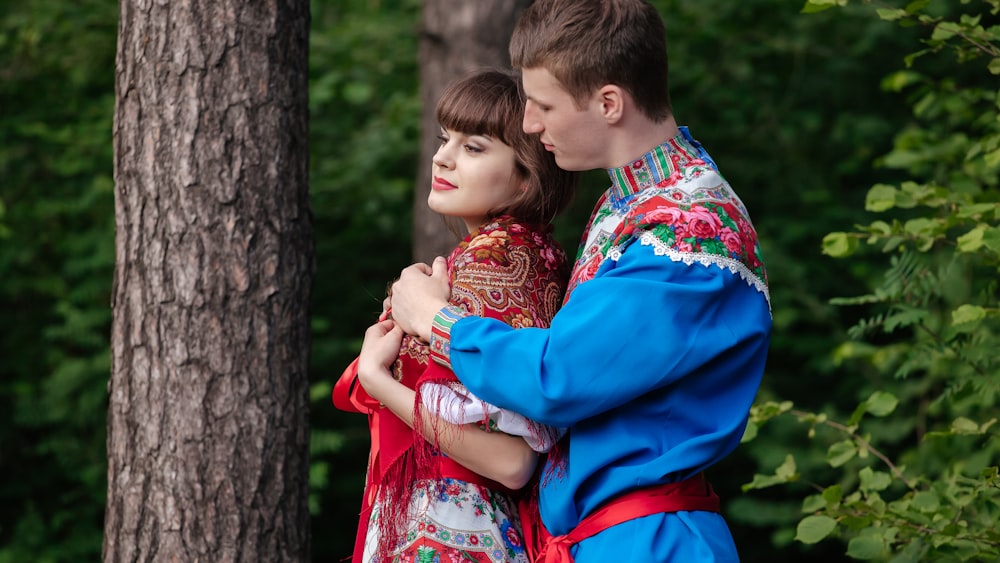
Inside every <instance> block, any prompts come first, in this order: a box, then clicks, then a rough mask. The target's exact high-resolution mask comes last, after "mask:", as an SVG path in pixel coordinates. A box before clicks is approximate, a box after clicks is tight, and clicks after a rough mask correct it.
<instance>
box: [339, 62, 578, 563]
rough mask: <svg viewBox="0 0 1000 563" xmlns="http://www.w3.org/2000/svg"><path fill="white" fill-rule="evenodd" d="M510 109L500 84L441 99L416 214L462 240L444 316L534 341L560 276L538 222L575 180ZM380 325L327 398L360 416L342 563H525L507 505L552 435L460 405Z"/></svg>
mask: <svg viewBox="0 0 1000 563" xmlns="http://www.w3.org/2000/svg"><path fill="white" fill-rule="evenodd" d="M523 107H524V100H523V98H522V96H521V94H520V88H519V85H518V83H517V80H516V78H515V77H514V75H513V74H511V73H508V72H504V71H498V70H487V71H481V72H477V73H474V74H472V75H470V76H468V77H466V78H463V79H461V80H459V81H457V82H455V83H454V84H452V85H450V86H449V87H448V89H446V90H445V92H444V93H443V95H442V97H441V100H440V101H439V103H438V106H437V117H438V121H439V123H440V124H441V133H440V136H439V139H440V141H441V145H440V147H439V148H438V151H437V153H436V154H435V155H434V161H433V162H434V166H433V177H432V181H431V188H432V189H431V193H430V195H429V196H428V199H427V203H428V206H429V207H430V208H431V209H432V210H434V211H436V212H438V213H441V214H442V215H444V216H446V217H452V218H455V219H458V220H459V221H460V222H461V224H462V226H463V227H464V228H465V230H467V231H468V236H466V237H465V239H464V240H462V242H461V243H459V245H458V246H457V247H456V248H455V250H454V251H452V253H451V255H450V256H449V258H448V271H449V275H450V279H451V282H452V295H451V302H452V303H453V304H456V305H460V306H462V307H465V308H466V309H467V310H468V311H470V312H471V313H473V314H476V315H480V316H486V317H493V318H497V319H500V320H503V321H504V322H506V323H508V324H510V325H512V326H514V327H517V328H521V327H547V326H548V323H549V320H550V319H551V318H552V316H553V315H554V314H555V312H556V310H557V309H558V308H559V305H560V303H561V300H562V295H563V293H564V292H565V289H566V283H567V278H568V268H569V265H568V263H567V260H566V256H565V254H564V253H563V251H562V249H561V248H560V247H559V245H558V243H556V241H555V240H554V238H553V237H552V227H551V224H550V222H551V221H552V219H553V218H554V217H555V215H556V214H557V213H559V212H560V211H562V210H563V209H564V208H565V207H566V205H568V203H569V200H570V198H571V196H572V192H573V189H574V187H575V177H574V176H573V175H572V174H571V173H568V172H565V171H563V170H561V169H559V167H558V166H556V164H555V160H554V159H553V157H552V155H551V154H549V153H548V152H547V151H546V150H545V148H544V146H543V145H542V144H541V143H540V142H539V140H538V139H537V138H533V137H530V136H528V135H527V134H525V133H524V131H523V130H522V129H521V120H522V111H523ZM389 316H390V315H383V319H381V320H380V322H378V323H376V324H375V325H373V326H372V327H370V328H369V329H368V331H367V332H366V334H365V342H364V344H363V346H362V350H361V354H360V356H359V358H358V360H356V361H355V363H354V364H352V367H351V368H349V369H348V370H347V371H346V372H345V374H344V376H342V378H341V380H340V381H339V382H338V384H337V387H336V388H335V391H334V403H335V404H337V406H338V407H339V408H342V409H345V410H352V411H360V412H366V413H368V414H369V416H370V426H371V430H372V444H373V446H372V454H371V456H370V458H369V471H368V483H367V486H366V491H365V497H364V501H363V509H362V515H361V518H362V521H361V524H360V529H359V534H358V543H357V544H356V546H355V552H354V560H355V562H359V561H364V562H365V563H372V562H375V563H381V562H383V561H442V562H445V561H484V562H485V561H493V562H496V561H512V562H518V563H522V562H527V561H528V558H527V556H526V554H525V551H524V541H523V538H522V535H521V530H520V522H519V517H518V513H517V503H518V500H519V497H518V495H517V493H516V491H517V490H518V489H521V488H522V487H524V486H525V485H526V484H527V483H528V482H529V481H530V480H531V479H532V476H533V475H534V473H535V468H536V466H537V462H538V456H539V455H540V454H541V453H544V452H546V451H548V450H549V449H550V448H551V447H552V446H553V445H554V443H555V441H556V440H557V439H558V437H559V436H560V433H559V431H557V430H556V429H552V428H549V427H545V426H542V425H539V424H536V423H534V422H532V421H530V420H528V419H526V418H524V417H522V416H520V415H517V414H516V413H512V412H510V411H505V410H502V409H499V408H497V407H495V406H492V405H489V404H486V403H484V402H483V401H481V400H479V399H478V398H476V397H474V396H472V395H471V394H470V393H469V392H468V391H467V390H465V388H464V387H463V386H462V385H461V384H460V383H459V382H458V381H457V379H456V378H455V377H454V374H452V373H451V372H450V371H448V370H446V369H444V368H442V367H441V366H439V365H437V364H436V363H435V362H428V357H429V354H430V350H429V348H428V346H427V344H426V343H425V342H423V341H421V340H419V339H418V338H416V337H412V336H405V335H403V333H402V331H401V330H400V329H399V328H398V327H395V326H394V324H393V322H392V320H391V319H389V318H388V317H389ZM497 376H498V377H502V376H503V374H497ZM358 383H360V386H361V387H363V389H360V388H359V386H358V385H357V384H358Z"/></svg>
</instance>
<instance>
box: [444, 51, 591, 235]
mask: <svg viewBox="0 0 1000 563" xmlns="http://www.w3.org/2000/svg"><path fill="white" fill-rule="evenodd" d="M524 102H525V100H524V95H523V92H522V90H521V85H520V82H519V81H518V78H517V75H516V74H514V72H513V71H507V70H501V69H483V70H479V71H476V72H473V73H471V74H469V75H467V76H465V77H463V78H460V79H458V80H456V81H455V82H453V83H451V84H450V85H448V87H447V88H446V89H445V91H444V92H443V93H442V94H441V98H440V100H439V101H438V104H437V120H438V123H440V124H441V126H442V127H444V128H445V129H451V130H452V131H458V132H459V133H463V134H466V135H487V136H489V137H491V138H494V139H497V140H499V141H500V142H502V143H503V144H505V145H507V146H509V147H511V148H513V149H514V158H515V161H516V163H515V164H516V168H517V171H518V173H519V174H520V175H521V177H523V178H524V180H525V189H524V190H522V191H519V192H518V193H517V194H516V195H515V196H514V198H513V199H512V200H511V201H509V202H508V203H507V204H505V205H504V206H503V208H501V209H496V210H494V211H493V212H492V213H491V214H490V215H491V216H493V217H495V216H498V215H504V214H506V215H511V216H513V217H516V218H517V219H519V220H521V221H525V222H528V223H543V224H544V223H550V222H552V219H553V218H555V216H556V215H557V214H559V213H560V212H561V211H563V210H564V209H566V207H567V206H568V205H569V203H570V201H571V200H572V198H573V193H574V191H575V190H576V182H577V175H576V174H575V173H572V172H567V171H565V170H563V169H561V168H559V167H558V166H557V165H556V161H555V158H554V157H553V155H552V154H551V153H549V152H548V151H546V150H545V147H544V146H543V145H542V143H541V141H540V140H539V139H538V137H537V136H535V135H528V134H527V133H525V132H524V129H522V128H521V122H522V121H523V117H524Z"/></svg>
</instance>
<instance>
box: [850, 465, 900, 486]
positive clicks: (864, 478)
mask: <svg viewBox="0 0 1000 563" xmlns="http://www.w3.org/2000/svg"><path fill="white" fill-rule="evenodd" d="M858 479H859V480H860V487H861V490H862V491H865V492H871V491H884V490H886V489H887V488H889V485H891V484H892V477H891V476H890V475H889V474H888V473H885V472H884V471H874V470H872V468H870V467H865V468H863V469H862V470H861V471H859V472H858Z"/></svg>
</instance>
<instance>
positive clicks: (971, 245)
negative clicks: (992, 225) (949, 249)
mask: <svg viewBox="0 0 1000 563" xmlns="http://www.w3.org/2000/svg"><path fill="white" fill-rule="evenodd" d="M985 233H986V226H985V225H979V226H977V227H976V228H974V229H972V230H971V231H969V232H967V233H965V234H964V235H962V236H960V237H958V239H957V241H956V242H958V250H959V252H975V251H977V250H979V249H980V248H982V246H983V235H984V234H985Z"/></svg>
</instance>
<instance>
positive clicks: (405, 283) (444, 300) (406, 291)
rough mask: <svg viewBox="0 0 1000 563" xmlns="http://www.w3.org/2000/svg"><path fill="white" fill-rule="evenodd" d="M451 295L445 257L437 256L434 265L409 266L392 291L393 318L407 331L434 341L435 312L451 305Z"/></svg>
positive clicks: (390, 299)
mask: <svg viewBox="0 0 1000 563" xmlns="http://www.w3.org/2000/svg"><path fill="white" fill-rule="evenodd" d="M450 295H451V285H450V283H449V280H448V267H447V264H446V262H445V260H444V258H441V257H438V258H435V259H434V263H433V264H432V265H431V266H428V265H427V264H414V265H412V266H409V267H408V268H406V269H405V270H403V271H402V273H400V274H399V279H398V280H396V282H395V283H393V284H392V289H391V290H390V293H389V303H390V306H391V308H392V320H394V321H396V324H398V325H399V327H400V328H402V329H403V330H404V331H405V332H406V333H407V334H413V335H416V336H419V337H420V338H422V339H423V340H424V342H430V340H431V324H433V322H434V315H436V314H437V312H438V311H440V310H441V309H442V308H443V307H446V306H448V297H449V296H450Z"/></svg>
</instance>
